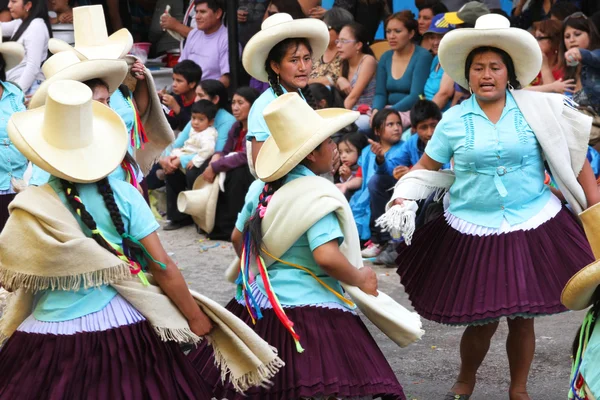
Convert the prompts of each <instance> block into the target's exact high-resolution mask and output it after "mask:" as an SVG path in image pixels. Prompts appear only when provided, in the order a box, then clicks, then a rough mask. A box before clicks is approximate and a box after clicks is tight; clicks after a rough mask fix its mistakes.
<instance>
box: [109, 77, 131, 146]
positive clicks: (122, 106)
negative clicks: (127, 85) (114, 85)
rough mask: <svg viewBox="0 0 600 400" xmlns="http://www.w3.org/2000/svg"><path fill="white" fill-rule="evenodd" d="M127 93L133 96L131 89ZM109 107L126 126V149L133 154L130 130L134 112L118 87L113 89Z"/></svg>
mask: <svg viewBox="0 0 600 400" xmlns="http://www.w3.org/2000/svg"><path fill="white" fill-rule="evenodd" d="M129 95H130V96H133V94H132V93H131V91H130V92H129ZM110 108H112V109H113V110H115V112H116V113H117V114H119V116H120V117H121V119H122V120H123V122H125V126H126V127H127V134H128V135H129V142H128V148H127V149H128V151H129V154H131V155H133V146H132V145H131V130H132V129H133V123H134V120H135V112H134V110H133V109H132V108H131V106H130V104H129V102H128V101H127V99H126V98H125V96H123V93H121V91H120V90H119V89H117V90H115V92H114V93H113V94H112V95H111V96H110Z"/></svg>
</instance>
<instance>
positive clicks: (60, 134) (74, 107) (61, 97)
mask: <svg viewBox="0 0 600 400" xmlns="http://www.w3.org/2000/svg"><path fill="white" fill-rule="evenodd" d="M93 119H94V115H93V111H92V90H91V89H90V88H89V87H87V86H86V85H84V84H83V83H80V82H75V81H66V80H65V81H58V82H55V83H53V84H52V85H51V86H50V88H48V98H47V99H46V110H45V112H44V124H43V127H42V136H43V138H44V139H45V140H46V141H47V142H48V143H49V144H50V145H52V146H54V147H56V148H58V149H64V150H73V149H80V148H84V147H87V146H89V145H90V144H91V143H92V141H93V131H94V130H93V122H92V121H93Z"/></svg>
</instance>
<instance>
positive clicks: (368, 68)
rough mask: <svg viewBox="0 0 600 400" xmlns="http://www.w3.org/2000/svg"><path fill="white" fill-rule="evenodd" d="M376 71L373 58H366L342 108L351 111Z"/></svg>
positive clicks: (375, 63)
mask: <svg viewBox="0 0 600 400" xmlns="http://www.w3.org/2000/svg"><path fill="white" fill-rule="evenodd" d="M376 71H377V60H375V57H373V56H367V58H366V59H365V60H363V63H362V65H361V69H360V72H359V74H358V79H356V83H355V84H354V87H353V88H352V90H351V91H350V93H349V94H348V96H347V97H346V100H344V107H345V108H347V109H349V110H351V109H352V107H354V106H355V105H356V102H357V101H358V99H359V98H360V95H361V94H362V92H363V91H364V90H365V88H366V87H367V85H368V84H369V83H370V82H371V79H373V76H374V75H375V72H376Z"/></svg>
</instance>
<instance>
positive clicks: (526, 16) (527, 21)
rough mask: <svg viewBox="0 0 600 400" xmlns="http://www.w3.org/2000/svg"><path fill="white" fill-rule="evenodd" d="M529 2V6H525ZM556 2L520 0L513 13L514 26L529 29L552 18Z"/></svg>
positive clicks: (550, 0) (554, 0) (553, 0)
mask: <svg viewBox="0 0 600 400" xmlns="http://www.w3.org/2000/svg"><path fill="white" fill-rule="evenodd" d="M528 1H529V5H528V7H527V8H525V5H526V4H527V2H528ZM555 2H556V0H519V3H517V6H516V7H515V8H514V9H513V11H512V17H513V18H512V23H511V25H512V26H515V27H517V28H521V29H529V28H531V26H532V25H533V23H534V22H537V21H543V20H545V19H548V18H550V10H551V8H552V6H553V5H554V3H555Z"/></svg>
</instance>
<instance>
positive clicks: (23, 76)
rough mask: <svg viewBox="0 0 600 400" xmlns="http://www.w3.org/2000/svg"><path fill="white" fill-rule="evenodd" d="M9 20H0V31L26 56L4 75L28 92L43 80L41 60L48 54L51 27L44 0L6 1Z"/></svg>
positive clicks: (30, 92)
mask: <svg viewBox="0 0 600 400" xmlns="http://www.w3.org/2000/svg"><path fill="white" fill-rule="evenodd" d="M8 8H9V9H10V15H11V17H12V18H13V20H12V21H10V22H2V23H0V28H2V35H3V36H8V37H10V40H11V41H13V42H17V43H20V44H22V45H23V47H24V48H25V57H24V58H23V61H21V62H20V63H19V65H17V66H16V67H14V68H12V69H10V70H8V71H6V79H7V80H9V81H11V82H14V83H16V84H17V85H19V87H20V88H21V90H23V93H25V94H26V95H31V94H33V93H34V92H35V90H36V89H37V88H38V86H39V85H40V84H41V83H42V81H43V80H44V75H43V74H42V70H41V68H42V63H43V62H44V61H45V60H46V57H47V56H48V40H49V39H50V38H51V37H52V27H51V26H50V18H49V17H48V8H47V7H46V0H16V1H11V2H9V3H8Z"/></svg>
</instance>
